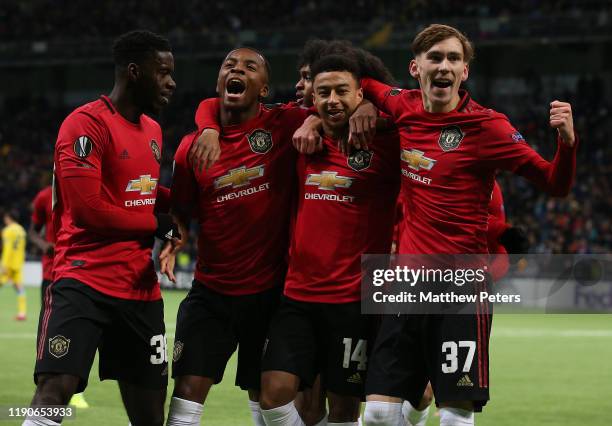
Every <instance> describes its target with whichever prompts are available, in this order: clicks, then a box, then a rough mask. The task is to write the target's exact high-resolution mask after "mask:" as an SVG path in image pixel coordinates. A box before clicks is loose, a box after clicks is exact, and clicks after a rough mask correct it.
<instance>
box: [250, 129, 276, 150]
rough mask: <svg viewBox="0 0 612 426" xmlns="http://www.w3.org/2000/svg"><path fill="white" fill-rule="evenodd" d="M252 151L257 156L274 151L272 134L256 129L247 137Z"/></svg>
mask: <svg viewBox="0 0 612 426" xmlns="http://www.w3.org/2000/svg"><path fill="white" fill-rule="evenodd" d="M247 140H248V141H249V145H250V146H251V150H252V151H253V152H255V153H257V154H265V153H266V152H268V151H270V150H271V149H272V133H270V132H268V131H267V130H263V129H256V130H253V131H252V132H251V134H250V135H248V136H247Z"/></svg>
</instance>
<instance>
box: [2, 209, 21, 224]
mask: <svg viewBox="0 0 612 426" xmlns="http://www.w3.org/2000/svg"><path fill="white" fill-rule="evenodd" d="M4 214H5V215H6V216H8V217H10V218H11V220H14V221H15V222H18V221H19V212H18V211H17V209H16V208H14V207H10V208H8V209H6V210H5V211H4Z"/></svg>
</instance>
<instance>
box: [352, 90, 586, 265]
mask: <svg viewBox="0 0 612 426" xmlns="http://www.w3.org/2000/svg"><path fill="white" fill-rule="evenodd" d="M362 87H363V89H364V94H365V96H366V98H368V99H370V100H371V101H372V102H373V103H374V104H375V105H376V106H377V107H378V108H379V109H381V110H382V111H384V112H385V113H387V114H389V115H391V117H392V118H393V120H394V121H395V123H396V125H397V127H398V129H399V131H400V141H401V154H400V158H401V173H402V191H403V195H404V198H405V200H406V201H407V204H406V206H407V207H408V208H407V209H406V212H405V213H406V221H407V222H406V226H405V228H404V232H403V234H402V237H401V240H400V253H406V254H434V253H441V254H473V253H487V252H488V249H487V221H488V213H487V207H488V205H489V201H490V199H491V191H492V190H493V182H494V178H495V173H496V171H497V170H498V169H504V170H510V171H512V172H515V173H517V174H519V175H522V176H524V177H526V178H527V179H529V180H531V181H532V182H534V183H535V184H536V185H538V186H540V187H541V188H543V189H544V190H546V191H548V192H550V193H551V194H553V195H565V194H567V193H568V192H569V189H570V187H571V184H572V181H573V176H574V173H575V169H576V156H575V152H576V149H575V148H576V146H574V147H573V148H568V147H566V146H565V145H564V144H562V143H561V142H559V148H558V150H557V154H556V156H555V159H554V160H553V161H552V163H549V162H548V161H546V160H544V159H543V158H542V157H541V156H540V155H539V154H538V153H537V152H536V151H534V150H533V149H532V148H531V147H530V146H529V145H528V144H527V143H526V142H525V140H524V139H523V137H522V136H521V134H520V133H519V132H517V131H516V129H515V128H514V127H512V125H511V124H510V123H509V122H508V119H507V118H506V116H505V115H503V114H500V113H498V112H495V111H493V110H491V109H487V108H483V107H482V106H480V105H478V104H477V103H476V102H474V101H473V100H471V99H470V97H469V95H468V93H467V92H465V91H461V92H460V95H461V101H460V102H459V104H458V105H457V107H456V109H455V110H453V111H451V112H448V113H430V112H427V111H426V110H425V109H424V108H423V101H422V99H421V92H420V90H402V89H398V88H392V87H390V86H387V85H385V84H382V83H379V82H377V81H374V80H371V79H364V80H363V82H362ZM576 145H577V144H576Z"/></svg>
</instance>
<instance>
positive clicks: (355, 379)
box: [346, 373, 363, 384]
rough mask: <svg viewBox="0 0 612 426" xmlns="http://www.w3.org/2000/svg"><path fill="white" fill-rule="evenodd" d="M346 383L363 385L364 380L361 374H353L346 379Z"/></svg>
mask: <svg viewBox="0 0 612 426" xmlns="http://www.w3.org/2000/svg"><path fill="white" fill-rule="evenodd" d="M346 381H347V382H349V383H357V384H361V383H363V379H362V378H361V374H359V373H355V374H353V375H352V376H351V377H349V378H348V379H346Z"/></svg>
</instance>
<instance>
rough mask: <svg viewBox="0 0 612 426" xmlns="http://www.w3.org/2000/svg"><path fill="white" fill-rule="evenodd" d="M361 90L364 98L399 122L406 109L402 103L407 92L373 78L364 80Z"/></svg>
mask: <svg viewBox="0 0 612 426" xmlns="http://www.w3.org/2000/svg"><path fill="white" fill-rule="evenodd" d="M361 88H362V89H363V96H364V97H365V98H366V99H367V100H369V101H370V102H372V103H373V104H374V105H375V106H376V108H378V109H379V110H380V111H382V112H384V113H385V114H388V115H390V116H391V117H392V118H393V119H394V120H398V119H399V117H400V116H401V115H402V112H403V111H404V109H405V108H404V105H403V102H402V99H403V96H404V93H405V92H406V91H405V90H403V89H399V88H397V87H391V86H389V85H386V84H384V83H381V82H379V81H376V80H374V79H371V78H363V79H362V80H361Z"/></svg>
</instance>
